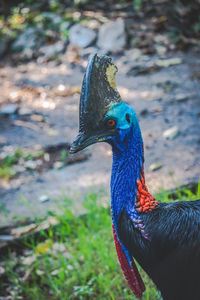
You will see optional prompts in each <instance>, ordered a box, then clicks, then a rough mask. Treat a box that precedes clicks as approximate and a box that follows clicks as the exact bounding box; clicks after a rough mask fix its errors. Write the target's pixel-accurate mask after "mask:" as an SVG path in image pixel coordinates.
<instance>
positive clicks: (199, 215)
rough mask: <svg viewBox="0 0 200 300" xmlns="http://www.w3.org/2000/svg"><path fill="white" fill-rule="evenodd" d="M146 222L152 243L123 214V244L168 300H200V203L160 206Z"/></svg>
mask: <svg viewBox="0 0 200 300" xmlns="http://www.w3.org/2000/svg"><path fill="white" fill-rule="evenodd" d="M143 220H144V225H145V229H146V232H148V234H149V235H150V240H147V239H144V238H143V237H142V236H141V234H140V232H139V231H138V230H137V229H135V228H134V227H133V224H132V223H131V221H130V219H129V218H128V215H127V214H126V213H125V211H123V212H122V213H121V215H120V218H119V221H118V234H119V237H120V240H121V241H122V242H123V243H124V245H125V246H126V247H127V249H128V250H129V252H130V253H131V255H132V256H133V257H134V258H135V259H136V260H137V261H138V263H139V264H140V265H141V266H142V268H143V269H144V270H145V271H146V272H147V274H148V275H149V276H150V277H151V278H152V280H153V281H154V283H155V284H156V285H157V287H158V289H159V290H160V291H161V294H162V296H163V298H164V299H165V300H189V299H191V300H199V299H200V287H199V279H200V200H198V201H190V202H174V203H170V204H160V205H159V207H158V208H157V209H155V210H154V211H152V212H150V213H147V214H144V215H143Z"/></svg>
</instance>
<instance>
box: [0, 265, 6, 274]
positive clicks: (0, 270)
mask: <svg viewBox="0 0 200 300" xmlns="http://www.w3.org/2000/svg"><path fill="white" fill-rule="evenodd" d="M5 272H6V270H5V268H4V267H2V266H0V275H3V274H4V273H5Z"/></svg>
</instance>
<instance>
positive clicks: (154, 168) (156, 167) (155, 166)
mask: <svg viewBox="0 0 200 300" xmlns="http://www.w3.org/2000/svg"><path fill="white" fill-rule="evenodd" d="M161 168H162V165H161V164H160V163H153V164H151V165H150V167H149V170H150V171H152V172H154V171H157V170H159V169H161Z"/></svg>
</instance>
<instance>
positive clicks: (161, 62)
mask: <svg viewBox="0 0 200 300" xmlns="http://www.w3.org/2000/svg"><path fill="white" fill-rule="evenodd" d="M181 63H182V59H181V58H179V57H174V58H169V59H158V60H157V61H156V62H155V64H156V66H158V67H160V68H167V67H170V66H175V65H179V64H181Z"/></svg>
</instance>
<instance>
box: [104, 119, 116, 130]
mask: <svg viewBox="0 0 200 300" xmlns="http://www.w3.org/2000/svg"><path fill="white" fill-rule="evenodd" d="M106 126H107V127H108V128H115V126H116V121H115V120H113V119H108V120H106Z"/></svg>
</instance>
